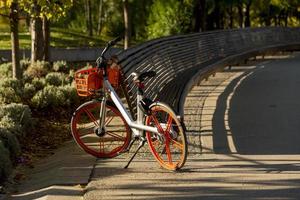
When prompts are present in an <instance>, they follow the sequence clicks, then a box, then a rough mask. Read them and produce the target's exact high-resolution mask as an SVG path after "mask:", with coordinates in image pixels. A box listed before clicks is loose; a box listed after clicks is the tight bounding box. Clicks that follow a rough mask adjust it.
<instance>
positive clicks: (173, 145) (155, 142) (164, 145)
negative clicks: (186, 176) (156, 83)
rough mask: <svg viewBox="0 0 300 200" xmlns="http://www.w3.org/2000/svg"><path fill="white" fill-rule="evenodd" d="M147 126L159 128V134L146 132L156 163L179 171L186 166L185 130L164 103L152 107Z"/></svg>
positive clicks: (147, 118)
mask: <svg viewBox="0 0 300 200" xmlns="http://www.w3.org/2000/svg"><path fill="white" fill-rule="evenodd" d="M150 110H151V115H149V116H147V117H146V121H145V123H146V125H148V126H154V127H156V128H157V130H158V132H159V134H156V133H150V132H146V138H147V141H148V144H149V148H150V150H151V152H152V154H153V156H154V157H155V159H156V161H157V162H158V163H159V164H160V165H161V166H162V167H163V168H165V169H168V170H178V169H180V168H181V167H183V165H184V164H185V161H186V157H187V140H186V135H185V131H184V128H183V126H182V124H181V123H180V121H179V120H178V119H177V117H176V115H175V113H174V112H173V111H172V109H171V108H169V107H168V106H167V105H165V104H163V103H154V104H152V105H151V106H150Z"/></svg>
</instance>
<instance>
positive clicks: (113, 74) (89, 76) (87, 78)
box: [75, 68, 120, 97]
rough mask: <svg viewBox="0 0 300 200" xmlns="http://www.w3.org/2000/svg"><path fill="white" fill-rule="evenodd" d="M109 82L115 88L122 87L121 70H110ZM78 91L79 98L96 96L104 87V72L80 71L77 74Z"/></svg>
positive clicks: (94, 69) (92, 69)
mask: <svg viewBox="0 0 300 200" xmlns="http://www.w3.org/2000/svg"><path fill="white" fill-rule="evenodd" d="M107 73H108V80H109V82H110V83H111V85H112V86H113V87H114V88H118V87H119V85H120V70H119V69H115V68H108V69H107ZM75 83H76V90H77V94H78V95H79V96H83V97H88V96H91V95H94V94H95V92H96V91H97V90H99V89H100V88H102V87H103V72H102V70H98V69H97V68H90V69H84V70H78V71H77V72H76V73H75Z"/></svg>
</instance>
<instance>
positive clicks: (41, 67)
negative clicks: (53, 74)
mask: <svg viewBox="0 0 300 200" xmlns="http://www.w3.org/2000/svg"><path fill="white" fill-rule="evenodd" d="M49 69H50V64H49V63H48V62H45V61H37V62H35V63H32V64H31V65H30V66H29V67H28V68H27V70H26V71H25V72H24V75H25V76H29V77H31V78H35V77H38V78H40V77H43V76H45V75H46V74H47V73H48V71H49Z"/></svg>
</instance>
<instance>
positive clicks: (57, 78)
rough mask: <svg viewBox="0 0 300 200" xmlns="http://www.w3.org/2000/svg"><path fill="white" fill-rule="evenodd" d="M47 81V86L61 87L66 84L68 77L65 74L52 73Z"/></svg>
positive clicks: (48, 75) (47, 77)
mask: <svg viewBox="0 0 300 200" xmlns="http://www.w3.org/2000/svg"><path fill="white" fill-rule="evenodd" d="M45 80H46V84H47V85H54V86H60V85H64V84H65V83H66V76H65V74H63V73H59V72H51V73H49V74H47V76H46V78H45Z"/></svg>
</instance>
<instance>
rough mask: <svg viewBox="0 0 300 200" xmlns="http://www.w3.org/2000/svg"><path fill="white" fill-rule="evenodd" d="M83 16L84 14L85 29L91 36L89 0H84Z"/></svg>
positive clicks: (90, 7) (91, 24)
mask: <svg viewBox="0 0 300 200" xmlns="http://www.w3.org/2000/svg"><path fill="white" fill-rule="evenodd" d="M85 16H86V30H87V32H88V35H89V36H93V23H92V5H91V0H85Z"/></svg>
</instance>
